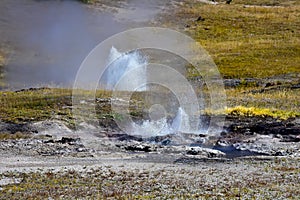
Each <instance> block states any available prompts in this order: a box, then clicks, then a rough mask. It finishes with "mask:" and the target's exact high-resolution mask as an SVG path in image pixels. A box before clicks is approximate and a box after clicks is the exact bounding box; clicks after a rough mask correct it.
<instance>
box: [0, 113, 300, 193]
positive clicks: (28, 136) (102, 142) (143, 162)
mask: <svg viewBox="0 0 300 200" xmlns="http://www.w3.org/2000/svg"><path fill="white" fill-rule="evenodd" d="M266 121H267V123H265V124H267V126H263V127H262V126H261V125H260V123H262V119H259V118H253V119H251V120H250V119H249V118H244V119H243V118H238V117H231V118H227V121H226V125H225V131H224V133H222V135H221V137H220V138H210V139H208V138H207V137H205V136H204V135H198V136H195V138H196V140H199V141H201V142H198V143H195V144H193V145H190V144H187V145H176V144H175V143H172V141H173V140H174V139H176V137H175V136H166V137H163V138H151V139H148V140H147V139H144V140H142V139H140V138H135V137H133V136H128V135H125V134H119V133H115V132H111V133H110V134H109V133H108V132H106V134H104V133H103V130H100V131H98V132H99V133H101V134H100V135H101V137H100V135H99V134H98V137H95V136H94V135H97V134H95V132H94V133H93V134H91V135H90V136H91V138H92V140H89V139H87V137H86V135H85V137H83V138H80V133H76V132H74V131H73V130H72V129H69V128H68V127H67V126H66V125H65V124H64V123H62V122H60V121H43V122H35V123H28V124H8V123H4V122H1V123H0V132H2V133H4V132H6V133H7V134H9V135H14V134H18V135H19V138H20V139H9V138H7V139H3V140H1V141H0V156H1V159H0V190H2V193H1V195H0V199H16V198H19V197H24V198H26V199H36V198H38V199H44V198H48V197H49V198H54V199H65V198H73V197H74V196H76V198H77V197H78V198H92V199H93V198H100V199H105V198H107V199H109V198H111V199H116V198H119V199H126V198H127V199H128V198H129V199H149V198H150V199H153V198H154V199H166V198H167V199H172V198H173V199H174V198H175V199H178V198H179V199H186V198H193V199H195V198H197V199H201V198H202V199H207V198H212V199H249V198H255V199H260V198H261V199H287V198H289V199H298V198H299V197H300V193H299V190H298V189H297V188H299V186H300V185H299V182H300V171H299V169H300V166H299V164H300V162H299V161H300V142H299V134H298V131H299V119H290V120H285V121H280V122H279V121H278V120H274V119H273V120H272V119H267V120H265V122H266ZM8 132H10V133H8ZM104 135H105V137H104ZM203 142H204V143H203ZM87 180H89V181H87Z"/></svg>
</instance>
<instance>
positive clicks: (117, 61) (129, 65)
mask: <svg viewBox="0 0 300 200" xmlns="http://www.w3.org/2000/svg"><path fill="white" fill-rule="evenodd" d="M108 63H110V64H109V65H108V67H107V69H106V71H105V73H104V75H103V77H104V78H103V80H102V81H100V85H103V86H102V87H104V89H106V90H114V89H115V85H116V84H117V83H118V81H119V80H120V79H121V77H122V76H124V75H125V74H126V73H130V71H131V70H133V69H135V68H141V70H139V71H140V73H139V74H138V76H136V77H135V78H134V79H130V80H128V81H130V82H131V83H132V82H134V83H132V84H134V85H141V84H140V83H143V82H144V81H145V80H146V79H147V74H146V73H147V69H146V67H147V63H148V62H147V59H146V57H144V56H142V55H141V54H140V53H139V52H138V51H133V52H129V53H121V52H119V51H118V50H117V49H116V48H115V47H112V48H111V50H110V55H109V59H108ZM128 85H129V84H122V86H119V87H118V90H122V91H131V90H132V88H130V87H128ZM134 90H135V91H144V90H146V88H145V87H141V88H134Z"/></svg>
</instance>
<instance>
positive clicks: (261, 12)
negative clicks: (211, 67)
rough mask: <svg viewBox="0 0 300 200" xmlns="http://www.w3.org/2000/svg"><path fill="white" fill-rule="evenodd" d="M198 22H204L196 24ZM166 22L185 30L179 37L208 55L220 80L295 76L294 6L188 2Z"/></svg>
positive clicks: (299, 44)
mask: <svg viewBox="0 0 300 200" xmlns="http://www.w3.org/2000/svg"><path fill="white" fill-rule="evenodd" d="M233 2H235V1H233ZM259 2H261V4H265V2H264V1H259ZM278 2H279V3H284V1H278ZM285 2H287V1H285ZM199 16H201V18H204V21H201V20H199V21H197V20H196V19H197V18H198V17H199ZM168 19H170V21H171V26H172V25H174V24H175V25H176V26H178V25H177V24H178V19H180V21H181V22H183V23H184V24H185V28H184V31H185V32H187V33H188V34H189V35H191V36H192V37H193V38H194V39H195V40H196V41H198V42H200V44H201V45H202V46H203V47H204V48H205V49H206V50H207V51H208V52H209V53H210V54H211V56H212V57H213V59H214V61H215V63H216V64H217V66H218V67H219V70H220V72H221V74H222V75H223V77H225V78H246V77H253V78H263V77H269V76H274V75H279V74H286V73H300V67H299V64H300V57H299V55H300V39H299V38H300V28H299V27H300V5H299V1H298V3H297V4H296V3H295V4H292V5H289V4H285V6H282V7H263V6H250V7H245V6H244V5H243V4H238V2H235V4H232V5H224V4H220V5H207V4H203V3H200V2H195V1H189V2H188V3H186V4H184V5H183V6H181V7H180V8H179V9H178V12H177V13H176V17H173V19H172V18H171V17H170V18H168ZM172 20H173V24H172ZM168 23H170V22H168Z"/></svg>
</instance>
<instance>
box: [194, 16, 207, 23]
mask: <svg viewBox="0 0 300 200" xmlns="http://www.w3.org/2000/svg"><path fill="white" fill-rule="evenodd" d="M196 21H197V22H200V21H201V22H203V21H205V19H204V18H203V17H201V16H199V17H198V18H197V19H196Z"/></svg>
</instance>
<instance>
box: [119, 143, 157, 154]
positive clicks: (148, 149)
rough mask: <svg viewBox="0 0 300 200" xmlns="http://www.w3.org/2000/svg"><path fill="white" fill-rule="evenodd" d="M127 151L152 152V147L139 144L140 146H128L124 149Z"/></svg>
mask: <svg viewBox="0 0 300 200" xmlns="http://www.w3.org/2000/svg"><path fill="white" fill-rule="evenodd" d="M124 149H125V150H127V151H142V152H151V151H152V149H151V146H148V145H144V144H139V145H134V144H133V145H128V146H125V147H124Z"/></svg>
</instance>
